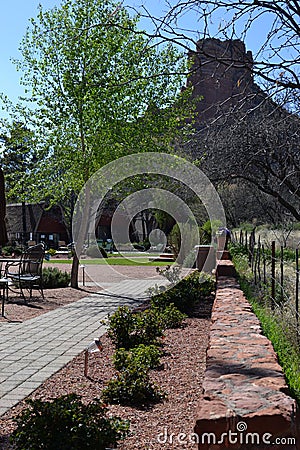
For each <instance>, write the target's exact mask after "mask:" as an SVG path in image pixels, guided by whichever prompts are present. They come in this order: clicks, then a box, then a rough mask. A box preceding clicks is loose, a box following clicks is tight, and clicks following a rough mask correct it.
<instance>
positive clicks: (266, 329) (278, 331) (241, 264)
mask: <svg viewBox="0 0 300 450" xmlns="http://www.w3.org/2000/svg"><path fill="white" fill-rule="evenodd" d="M233 262H234V265H235V268H236V270H237V272H238V275H239V283H240V286H241V289H242V290H243V292H244V294H245V296H246V298H247V300H248V301H249V302H250V304H251V306H252V308H253V311H254V313H255V314H256V316H257V317H258V319H259V321H260V323H261V327H262V331H263V333H264V335H265V336H266V337H267V338H268V339H269V340H270V341H271V342H272V345H273V347H274V350H275V352H276V353H277V356H278V361H279V364H280V365H281V367H282V369H283V372H284V374H285V377H286V381H287V384H288V386H289V389H290V392H291V395H292V396H293V397H294V398H295V399H296V400H297V402H298V404H299V405H300V352H299V348H296V346H295V345H293V343H292V342H291V341H290V340H289V339H288V338H287V330H286V327H285V325H284V324H283V322H281V321H280V320H278V316H276V315H274V311H272V310H271V309H270V307H269V306H265V300H266V298H264V296H263V295H264V293H263V291H261V290H259V288H257V287H255V286H254V285H253V283H252V278H253V277H252V273H251V270H250V268H249V266H248V265H247V264H246V259H245V256H244V255H242V254H241V253H240V254H236V255H235V256H234V257H233Z"/></svg>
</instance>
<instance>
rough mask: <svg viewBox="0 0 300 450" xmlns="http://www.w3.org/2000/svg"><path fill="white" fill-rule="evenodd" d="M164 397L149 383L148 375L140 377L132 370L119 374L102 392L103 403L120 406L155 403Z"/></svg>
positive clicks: (140, 375)
mask: <svg viewBox="0 0 300 450" xmlns="http://www.w3.org/2000/svg"><path fill="white" fill-rule="evenodd" d="M164 397H165V394H164V393H163V392H161V391H160V389H159V388H158V387H157V386H156V385H155V384H153V383H151V382H150V380H149V378H148V375H147V376H146V375H145V374H143V375H142V374H141V373H138V372H137V371H136V370H134V369H132V370H131V371H129V370H127V371H124V372H120V373H119V374H118V376H117V378H112V379H111V380H110V381H109V382H108V385H107V387H106V388H105V389H104V390H103V392H102V399H103V401H105V402H107V403H116V404H120V405H143V404H146V403H157V402H159V401H161V400H162V399H163V398H164Z"/></svg>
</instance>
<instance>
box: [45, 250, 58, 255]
mask: <svg viewBox="0 0 300 450" xmlns="http://www.w3.org/2000/svg"><path fill="white" fill-rule="evenodd" d="M46 253H47V254H48V255H50V256H54V255H55V254H56V250H55V248H49V250H47V251H46Z"/></svg>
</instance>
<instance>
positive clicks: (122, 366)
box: [114, 344, 161, 372]
mask: <svg viewBox="0 0 300 450" xmlns="http://www.w3.org/2000/svg"><path fill="white" fill-rule="evenodd" d="M160 356H161V351H160V350H159V348H158V347H157V346H156V345H153V344H152V345H144V344H140V345H138V346H137V347H134V348H132V349H131V350H130V351H128V350H125V349H124V348H120V349H118V350H117V351H116V352H115V354H114V366H115V368H116V369H117V370H118V371H119V372H122V371H124V370H127V369H128V367H130V366H132V365H133V364H134V365H135V366H136V367H137V368H138V369H144V368H145V367H146V368H150V369H154V368H156V367H158V366H159V363H160V361H159V358H160Z"/></svg>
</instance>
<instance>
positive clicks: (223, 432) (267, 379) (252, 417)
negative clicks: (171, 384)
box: [195, 277, 300, 450]
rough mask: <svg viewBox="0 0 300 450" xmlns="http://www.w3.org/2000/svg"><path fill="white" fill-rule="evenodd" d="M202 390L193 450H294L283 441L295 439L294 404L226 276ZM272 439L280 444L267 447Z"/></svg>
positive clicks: (238, 291)
mask: <svg viewBox="0 0 300 450" xmlns="http://www.w3.org/2000/svg"><path fill="white" fill-rule="evenodd" d="M203 389H204V392H203V395H202V396H201V401H200V404H199V410H198V415H197V421H196V426H195V432H196V434H197V435H198V440H199V449H201V450H208V449H214V450H221V449H225V448H229V449H231V448H232V449H243V450H246V449H253V450H254V449H255V450H257V449H269V450H270V449H272V450H273V449H285V450H287V449H296V448H297V446H296V445H294V444H293V443H292V444H291V445H289V443H288V441H287V438H292V439H296V438H297V436H296V435H297V432H296V428H297V427H296V423H298V418H299V417H298V414H296V401H295V400H294V399H292V398H291V397H290V395H289V390H288V387H287V385H286V382H285V378H284V374H283V372H282V368H281V367H280V365H279V364H278V361H277V356H276V354H275V352H274V349H273V346H272V344H271V342H270V341H269V340H268V339H267V338H266V337H265V336H263V335H262V331H261V327H260V323H259V320H258V319H257V317H256V316H255V314H254V313H253V312H252V308H251V306H250V304H249V302H248V301H247V299H246V298H245V296H244V294H243V292H242V291H241V289H240V287H239V285H238V283H237V281H236V280H235V278H232V277H219V278H218V282H217V290H216V299H215V302H214V306H213V312H212V324H211V331H210V344H209V348H208V350H207V367H206V372H205V377H204V383H203ZM242 428H245V429H244V430H243V429H242ZM205 433H206V434H205ZM269 435H271V437H270V436H269ZM277 438H278V439H281V443H280V444H276V445H270V443H269V442H270V441H272V442H275V440H276V439H277ZM284 439H286V441H284ZM254 441H255V442H254ZM277 442H278V443H279V441H277ZM282 442H285V444H284V445H282ZM289 442H291V441H289ZM299 445H300V442H299ZM299 448H300V446H299Z"/></svg>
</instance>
